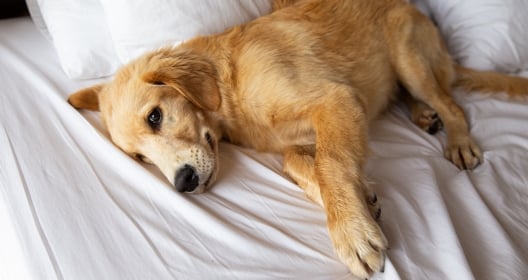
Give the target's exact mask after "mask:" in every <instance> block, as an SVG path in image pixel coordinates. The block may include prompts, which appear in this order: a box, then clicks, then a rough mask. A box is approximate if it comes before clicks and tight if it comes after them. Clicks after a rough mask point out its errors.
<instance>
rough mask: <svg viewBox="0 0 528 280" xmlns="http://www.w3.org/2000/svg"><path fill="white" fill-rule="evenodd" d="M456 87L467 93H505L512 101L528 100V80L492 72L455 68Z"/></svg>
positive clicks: (461, 67) (458, 66)
mask: <svg viewBox="0 0 528 280" xmlns="http://www.w3.org/2000/svg"><path fill="white" fill-rule="evenodd" d="M455 70H456V76H457V77H456V80H455V83H454V85H453V86H454V87H457V88H462V89H464V90H466V91H479V92H486V93H505V94H506V95H507V96H508V98H510V99H520V100H528V79H526V78H522V77H516V76H510V75H507V74H501V73H497V72H491V71H476V70H472V69H469V68H466V67H463V66H460V65H456V66H455Z"/></svg>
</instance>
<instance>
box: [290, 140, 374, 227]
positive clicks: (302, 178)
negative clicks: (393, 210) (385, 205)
mask: <svg viewBox="0 0 528 280" xmlns="http://www.w3.org/2000/svg"><path fill="white" fill-rule="evenodd" d="M314 158H315V145H305V146H291V147H288V148H286V150H285V151H284V164H283V166H284V168H283V171H284V173H286V174H288V176H290V177H291V178H292V179H293V180H294V181H295V183H297V185H299V187H301V188H302V189H303V190H304V193H305V194H306V196H307V197H308V198H309V199H310V200H312V201H313V202H315V203H317V204H319V205H321V206H322V207H323V208H324V205H323V199H322V198H321V190H320V188H319V185H318V183H317V178H316V177H315V166H314ZM365 186H367V185H365ZM363 193H364V197H365V201H366V202H367V205H368V207H369V210H370V214H371V215H372V217H373V218H374V219H375V220H378V219H379V218H380V217H381V207H380V203H379V201H378V197H377V196H376V194H375V193H374V192H373V191H372V190H371V189H370V188H368V187H365V188H363Z"/></svg>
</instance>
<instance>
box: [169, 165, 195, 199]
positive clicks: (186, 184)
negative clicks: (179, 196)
mask: <svg viewBox="0 0 528 280" xmlns="http://www.w3.org/2000/svg"><path fill="white" fill-rule="evenodd" d="M198 179H199V178H198V174H196V171H195V170H194V168H193V167H192V166H190V165H188V164H186V165H185V166H183V167H182V168H181V169H180V170H178V172H177V173H176V176H175V177H174V186H175V187H176V190H178V191H179V192H192V191H194V189H196V187H198Z"/></svg>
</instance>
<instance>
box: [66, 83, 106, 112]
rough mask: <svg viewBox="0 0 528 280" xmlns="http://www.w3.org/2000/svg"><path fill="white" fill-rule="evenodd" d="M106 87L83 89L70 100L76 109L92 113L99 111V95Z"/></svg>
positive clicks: (97, 86)
mask: <svg viewBox="0 0 528 280" xmlns="http://www.w3.org/2000/svg"><path fill="white" fill-rule="evenodd" d="M103 87H104V85H102V84H100V85H95V86H92V87H89V88H85V89H81V90H79V91H77V92H75V93H73V94H72V95H70V97H69V98H68V103H70V104H71V105H72V106H73V107H74V108H75V109H87V110H92V111H99V93H100V92H101V90H102V89H103Z"/></svg>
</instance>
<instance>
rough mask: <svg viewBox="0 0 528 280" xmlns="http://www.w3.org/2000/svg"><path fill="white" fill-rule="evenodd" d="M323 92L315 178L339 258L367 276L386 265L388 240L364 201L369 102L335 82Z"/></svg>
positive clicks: (316, 116) (317, 110) (315, 119)
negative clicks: (365, 105)
mask: <svg viewBox="0 0 528 280" xmlns="http://www.w3.org/2000/svg"><path fill="white" fill-rule="evenodd" d="M322 90H324V95H322V96H321V97H320V98H318V100H317V103H316V104H313V105H312V107H311V108H309V110H308V112H310V116H311V121H312V125H313V127H314V130H315V133H316V144H315V157H314V162H313V165H314V176H315V178H316V181H317V184H318V185H319V188H320V194H321V200H322V203H323V205H324V208H325V211H326V215H327V222H328V230H329V233H330V238H331V240H332V243H333V245H334V248H335V250H336V253H337V255H338V256H339V257H340V259H341V260H342V261H343V262H344V263H345V264H346V265H347V266H348V267H349V268H350V270H351V271H352V273H354V274H355V275H357V276H359V277H362V278H366V277H369V276H370V275H371V274H372V273H374V272H376V271H380V270H381V268H382V267H383V263H384V257H385V250H386V248H387V241H386V239H385V237H384V235H383V233H382V231H381V228H380V227H379V226H378V224H377V223H376V221H375V220H374V218H373V217H372V216H371V214H370V212H369V207H368V205H367V203H366V200H365V197H364V191H363V190H364V188H367V186H366V183H365V181H364V179H363V166H364V163H365V159H366V154H367V149H368V147H367V117H366V113H365V111H364V104H362V103H361V102H360V101H359V100H358V99H357V96H355V95H354V92H353V90H352V89H351V88H349V87H347V86H343V85H336V84H330V83H329V84H326V85H324V86H323V88H322Z"/></svg>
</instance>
